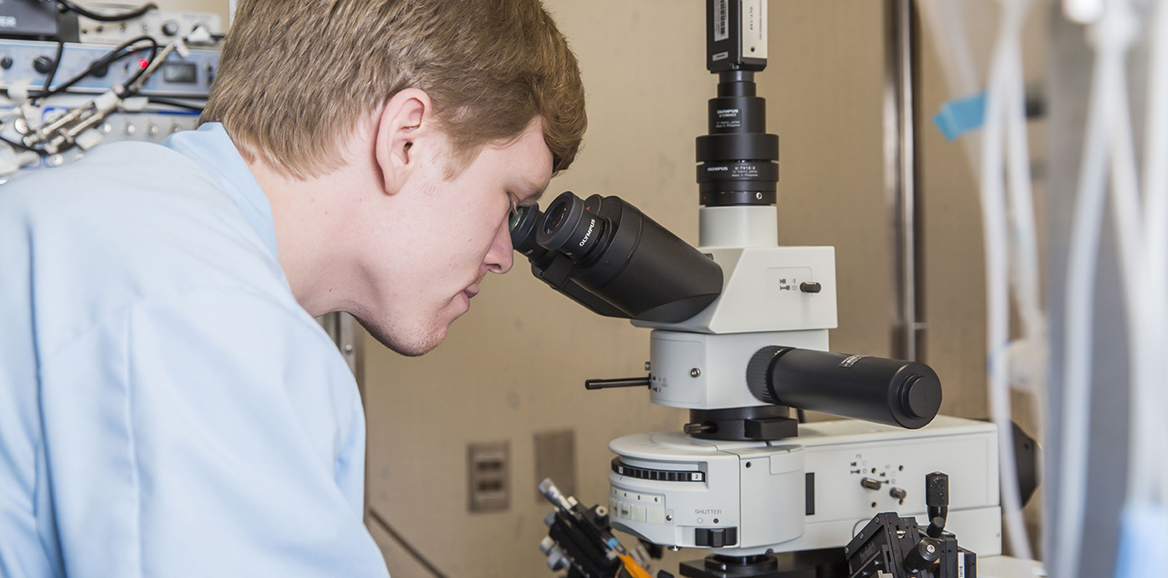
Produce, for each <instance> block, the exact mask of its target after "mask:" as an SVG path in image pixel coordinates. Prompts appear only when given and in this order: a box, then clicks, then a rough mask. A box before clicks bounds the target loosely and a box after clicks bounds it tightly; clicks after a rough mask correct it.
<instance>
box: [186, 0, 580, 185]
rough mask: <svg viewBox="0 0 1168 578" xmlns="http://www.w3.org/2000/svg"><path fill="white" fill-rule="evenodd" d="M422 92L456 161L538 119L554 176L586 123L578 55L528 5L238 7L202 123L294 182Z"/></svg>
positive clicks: (477, 1) (432, 1) (285, 0)
mask: <svg viewBox="0 0 1168 578" xmlns="http://www.w3.org/2000/svg"><path fill="white" fill-rule="evenodd" d="M406 88H417V89H421V90H423V91H424V92H426V93H427V95H428V96H429V97H430V100H431V103H432V104H433V107H434V113H435V115H436V119H437V120H438V121H439V123H440V125H441V127H442V128H443V130H444V131H445V132H446V134H447V136H448V137H449V138H450V140H451V145H452V148H453V151H452V153H453V157H454V158H453V159H452V161H454V164H455V165H459V166H462V165H465V163H466V162H468V161H469V160H471V159H472V158H473V157H474V156H475V155H476V154H477V151H478V150H479V149H480V148H481V147H482V146H484V145H486V144H489V143H492V142H497V141H506V140H510V139H514V138H517V137H519V136H520V135H521V134H522V133H523V131H524V129H526V127H527V126H528V125H529V124H530V123H531V121H532V120H533V119H536V118H537V117H538V118H540V119H541V121H542V125H543V133H544V141H545V142H546V143H547V146H548V148H549V149H550V150H551V152H552V157H553V163H554V164H553V169H554V170H555V171H557V172H558V171H561V170H564V169H566V168H568V166H569V165H570V164H571V163H572V160H573V159H574V158H575V156H576V151H577V150H578V148H579V146H580V141H581V139H582V138H583V135H584V129H585V128H586V126H587V122H588V121H587V117H586V115H585V111H584V87H583V84H582V83H581V81H580V70H579V66H578V65H577V62H576V57H575V56H574V55H573V54H572V51H571V50H570V49H569V48H568V45H567V42H566V40H565V39H564V36H563V35H562V34H561V33H560V32H559V30H558V29H557V28H556V25H555V23H554V22H553V21H552V18H551V16H550V15H549V14H548V13H547V11H546V10H545V9H544V7H543V6H542V4H541V3H540V1H539V0H466V1H458V0H242V1H241V2H240V3H239V5H238V8H237V10H236V14H235V20H234V22H233V24H232V30H231V32H230V34H228V35H227V38H226V40H225V41H224V44H223V51H222V56H221V59H220V64H219V71H218V75H217V77H216V79H215V84H214V88H212V90H211V95H210V98H209V100H208V102H207V106H206V109H205V110H204V111H203V116H202V118H201V119H200V121H201V122H221V123H223V126H224V127H225V128H226V129H227V131H228V132H229V133H230V134H231V136H232V139H233V140H234V141H235V144H236V145H237V146H238V147H239V148H240V151H241V153H242V154H243V155H244V156H245V157H249V160H252V159H254V157H260V158H261V159H262V160H264V161H265V162H267V163H268V164H270V165H271V166H273V167H275V168H277V169H278V170H281V171H283V172H285V173H287V174H289V175H291V176H294V177H296V178H301V179H304V178H307V177H309V176H316V175H320V174H324V173H327V172H329V171H330V170H332V169H335V168H336V167H338V166H340V164H341V162H342V161H341V153H342V147H343V146H344V143H343V138H344V137H345V136H346V135H348V134H350V133H351V131H352V130H354V129H355V128H356V127H357V124H358V123H359V122H360V121H362V120H363V119H368V118H369V117H370V115H371V114H373V113H374V112H375V111H376V110H378V109H379V107H380V106H381V105H382V104H384V103H385V102H386V101H387V100H389V99H390V98H391V97H392V96H393V95H394V94H396V93H397V92H399V91H401V90H403V89H406Z"/></svg>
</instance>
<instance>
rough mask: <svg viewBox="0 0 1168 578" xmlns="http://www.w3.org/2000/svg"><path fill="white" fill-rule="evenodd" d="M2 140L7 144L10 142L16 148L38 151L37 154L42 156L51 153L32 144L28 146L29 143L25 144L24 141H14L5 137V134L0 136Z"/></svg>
mask: <svg viewBox="0 0 1168 578" xmlns="http://www.w3.org/2000/svg"><path fill="white" fill-rule="evenodd" d="M0 141H3V142H5V143H7V144H8V145H9V146H11V147H12V148H16V149H20V150H24V151H32V152H34V153H36V154H38V155H40V156H42V157H43V156H48V154H49V153H47V152H45V151H43V150H40V149H34V148H32V147H30V146H28V145H26V144H24V143H22V142H14V141H11V140H8V139H7V138H5V137H3V136H0Z"/></svg>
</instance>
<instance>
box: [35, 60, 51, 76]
mask: <svg viewBox="0 0 1168 578" xmlns="http://www.w3.org/2000/svg"><path fill="white" fill-rule="evenodd" d="M32 69H33V70H35V71H37V72H39V73H41V74H48V73H49V71H50V70H52V69H53V59H52V58H49V57H48V56H38V57H36V58H34V59H32Z"/></svg>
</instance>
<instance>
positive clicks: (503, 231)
mask: <svg viewBox="0 0 1168 578" xmlns="http://www.w3.org/2000/svg"><path fill="white" fill-rule="evenodd" d="M483 263H484V264H485V265H486V266H487V270H488V271H490V272H492V273H499V274H502V273H506V272H508V271H510V270H511V266H512V265H513V264H514V263H515V249H514V248H513V247H512V246H511V228H510V227H509V226H508V222H507V221H506V220H504V221H503V224H501V225H499V230H497V231H495V240H494V241H492V242H491V249H490V250H489V251H487V257H486V259H484V261H483Z"/></svg>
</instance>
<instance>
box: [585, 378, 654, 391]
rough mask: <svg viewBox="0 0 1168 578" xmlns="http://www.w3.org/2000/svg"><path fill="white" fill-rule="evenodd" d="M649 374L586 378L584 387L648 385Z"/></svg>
mask: <svg viewBox="0 0 1168 578" xmlns="http://www.w3.org/2000/svg"><path fill="white" fill-rule="evenodd" d="M649 379H650V378H649V376H648V375H646V376H645V377H622V378H618V379H588V380H585V381H584V389H609V388H613V387H649Z"/></svg>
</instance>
